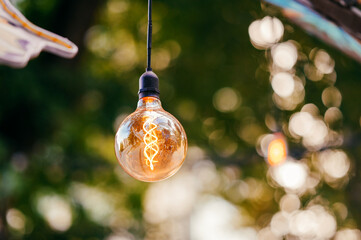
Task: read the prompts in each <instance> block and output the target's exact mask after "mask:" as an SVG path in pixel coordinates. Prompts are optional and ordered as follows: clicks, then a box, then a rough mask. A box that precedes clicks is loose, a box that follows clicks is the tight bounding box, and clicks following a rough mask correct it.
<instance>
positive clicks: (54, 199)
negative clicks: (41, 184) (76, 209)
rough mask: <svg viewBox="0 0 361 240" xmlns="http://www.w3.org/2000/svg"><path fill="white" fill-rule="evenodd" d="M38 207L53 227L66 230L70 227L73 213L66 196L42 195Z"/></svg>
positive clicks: (57, 229) (60, 230)
mask: <svg viewBox="0 0 361 240" xmlns="http://www.w3.org/2000/svg"><path fill="white" fill-rule="evenodd" d="M37 209H38V212H39V213H40V214H41V215H42V216H43V217H44V218H45V220H46V222H47V223H48V224H49V226H50V227H51V228H52V229H54V230H56V231H59V232H64V231H67V230H68V229H69V228H70V226H71V224H72V221H73V214H72V210H71V206H70V203H69V201H67V200H66V199H65V198H64V197H62V196H59V195H55V194H53V195H45V196H42V197H40V198H39V199H38V201H37Z"/></svg>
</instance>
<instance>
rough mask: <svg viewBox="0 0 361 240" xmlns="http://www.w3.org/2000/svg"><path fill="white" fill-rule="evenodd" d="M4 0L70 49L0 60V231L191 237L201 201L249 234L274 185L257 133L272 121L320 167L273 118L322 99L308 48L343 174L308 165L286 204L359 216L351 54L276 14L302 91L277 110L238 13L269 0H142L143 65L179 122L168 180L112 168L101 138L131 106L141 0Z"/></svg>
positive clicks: (259, 222) (245, 16)
mask: <svg viewBox="0 0 361 240" xmlns="http://www.w3.org/2000/svg"><path fill="white" fill-rule="evenodd" d="M17 3H18V6H19V8H20V9H21V10H22V12H24V14H25V15H26V16H27V17H28V18H29V19H30V20H31V21H33V22H34V23H36V24H37V25H39V26H42V27H44V28H47V29H49V30H51V31H53V32H56V33H59V34H62V35H64V36H66V37H68V38H69V39H71V40H72V41H74V42H75V43H76V44H78V46H79V47H80V52H79V55H78V56H77V58H76V59H75V60H71V61H68V60H59V59H57V58H55V57H53V56H51V55H48V54H42V55H41V56H40V57H39V58H38V59H36V60H33V61H31V62H30V63H29V66H28V67H26V68H25V69H22V70H14V69H10V68H7V67H0V82H1V87H0V102H1V103H2V104H0V203H1V204H0V216H1V218H0V239H37V240H38V239H74V240H76V239H89V240H90V239H107V240H117V239H157V240H159V239H182V240H183V239H202V238H199V237H198V238H197V236H198V235H194V234H196V233H194V232H196V230H194V228H195V227H194V225H195V224H196V223H197V219H198V220H199V219H201V217H199V216H202V209H203V208H202V207H204V209H208V210H207V211H212V209H213V211H214V212H213V213H218V212H216V211H217V209H218V208H217V207H220V208H222V209H228V210H229V211H228V210H227V211H228V212H234V213H235V214H236V213H237V214H238V213H239V215H240V216H242V219H243V220H242V221H241V220H239V221H235V222H233V224H234V225H236V226H237V227H239V226H243V227H248V228H249V229H251V230H252V231H251V230H250V231H251V233H253V232H254V231H258V230H260V229H266V227H267V226H268V225H269V224H270V222H271V219H272V217H273V215H274V214H275V213H276V212H277V211H279V210H280V209H279V208H280V207H279V204H280V202H281V198H282V196H284V195H285V192H286V190H284V189H283V188H281V187H280V186H278V185H277V184H276V183H275V182H274V181H273V180H270V176H269V175H270V173H269V172H270V171H269V172H268V169H269V168H268V166H267V164H266V163H264V160H263V157H260V156H258V154H257V151H256V148H257V146H258V144H257V141H258V139H259V137H260V136H262V135H263V134H267V133H272V132H273V131H275V130H277V131H282V132H284V134H285V135H286V138H287V139H288V143H289V144H288V148H289V153H290V154H291V155H292V156H294V157H296V158H297V159H307V161H303V162H302V163H305V164H309V168H310V169H311V168H315V170H314V169H312V172H313V173H318V174H319V175H321V173H319V171H321V170H317V169H316V168H317V167H316V166H313V165H312V164H311V163H312V161H313V160H312V159H314V158H316V156H318V155H317V154H318V151H307V149H306V148H305V147H304V146H303V145H302V143H301V142H300V140H297V139H294V138H292V136H291V135H289V133H288V130H287V128H288V121H289V119H290V116H291V115H292V114H294V113H296V112H299V111H300V110H301V108H302V107H303V106H304V105H305V104H306V103H314V104H315V105H316V106H317V107H318V109H319V115H322V116H323V115H324V114H325V112H326V110H327V109H328V107H326V106H324V104H323V102H322V93H323V91H324V89H325V88H326V87H328V86H329V85H328V82H327V79H331V78H332V75H331V74H329V75H328V74H325V75H324V78H323V80H322V81H319V82H313V81H310V79H309V78H310V76H308V75H307V74H306V73H305V72H306V70H305V69H306V68H307V67H306V68H305V66H308V65H307V64H310V63H312V64H313V62H314V61H313V58H312V56H311V55H312V54H311V52H312V51H311V50H312V49H314V48H323V49H325V50H326V51H327V52H328V53H329V55H330V56H331V57H332V59H334V61H335V63H336V64H335V70H336V71H337V82H336V83H335V84H334V85H335V86H336V87H337V88H338V89H339V91H340V92H341V93H342V105H341V106H340V111H341V112H342V116H343V118H342V121H341V123H340V126H339V130H337V131H338V132H340V133H342V134H343V135H344V143H345V144H344V148H345V151H346V152H347V153H348V154H349V156H350V159H351V165H352V166H351V167H352V168H351V169H352V170H350V172H349V173H348V175H347V176H348V177H347V179H348V178H349V177H350V179H351V180H350V183H349V184H347V179H346V180H345V184H344V185H342V184H341V186H340V187H333V186H332V184H328V183H327V182H326V181H325V180H324V179H322V180H321V177H319V184H318V185H316V186H314V188H312V189H311V190H310V191H308V192H307V194H305V195H300V196H299V198H300V201H301V203H300V204H301V205H302V207H306V206H308V204H310V203H312V202H316V203H318V204H321V205H322V206H325V207H327V208H330V209H333V211H334V212H335V213H334V214H335V216H336V219H337V221H338V222H337V223H338V226H339V228H346V227H347V228H359V227H360V226H361V213H360V211H359V208H358V206H359V204H360V201H361V197H360V196H361V195H360V192H361V191H360V188H361V185H360V184H359V183H360V178H361V176H360V171H359V166H358V165H359V159H360V156H361V152H360V151H361V150H360V149H361V147H360V144H361V143H360V141H359V139H360V137H359V136H358V135H359V134H360V116H361V109H360V107H359V105H358V102H357V101H358V100H359V92H360V89H361V82H360V81H359V76H360V74H361V70H360V67H359V64H358V63H356V62H354V61H353V60H351V59H349V58H348V57H346V56H344V55H342V54H341V53H340V52H338V51H336V50H334V49H332V48H330V47H329V46H327V45H325V44H324V43H322V42H320V41H319V40H317V39H315V38H312V37H310V36H308V35H307V34H306V33H304V32H303V31H302V30H301V29H299V28H297V27H295V26H294V25H290V24H289V23H287V21H286V20H285V19H283V18H282V17H280V19H281V20H282V21H283V23H285V33H284V37H283V38H284V39H285V40H288V39H294V44H295V45H296V46H297V52H298V53H299V59H298V62H297V63H296V67H295V73H296V74H297V75H298V76H303V78H302V79H301V80H302V81H304V83H305V82H306V80H307V84H306V85H305V86H304V89H305V98H304V99H302V101H301V102H300V103H299V104H298V105H296V106H295V107H294V108H293V109H291V110H285V109H282V108H281V109H280V108H279V107H277V104H275V102H274V101H273V99H274V98H272V95H273V94H274V92H273V90H272V86H271V84H270V81H269V78H270V72H271V70H270V66H271V65H272V62H270V54H271V53H270V51H269V50H267V51H259V50H257V49H255V48H253V46H252V45H251V43H250V40H249V36H248V27H249V25H250V24H251V23H252V21H254V20H256V19H259V18H262V17H264V16H265V15H266V14H271V13H272V15H273V14H275V13H276V11H275V10H274V9H269V8H265V6H264V5H263V4H260V3H259V2H257V1H250V0H248V1H236V0H231V1H221V0H213V1H192V0H185V1H165V0H159V1H154V2H153V4H154V8H153V11H154V37H153V39H154V44H153V50H154V52H153V53H154V71H155V72H156V73H157V74H158V76H159V78H160V84H161V98H162V103H163V104H164V108H165V109H166V110H167V111H169V112H171V113H174V115H175V116H176V117H177V118H178V119H180V121H181V122H182V124H183V126H184V128H185V129H186V132H187V135H188V139H189V145H190V151H189V157H188V159H187V161H186V164H185V166H184V169H183V170H182V171H181V172H180V173H179V174H177V176H175V177H174V180H173V179H170V180H167V181H166V182H162V183H160V184H146V183H141V182H137V181H135V180H133V179H131V178H130V177H128V176H127V175H126V174H125V173H124V172H123V171H122V170H121V169H120V167H119V166H118V164H117V163H116V158H115V156H114V150H113V134H114V132H115V129H116V128H117V126H118V125H119V123H120V122H121V121H122V120H123V119H124V118H125V116H126V115H127V114H128V113H130V112H132V111H133V110H134V109H135V107H136V101H137V88H138V86H137V84H138V81H137V80H138V78H139V76H140V75H141V74H142V73H143V72H144V68H145V62H146V61H145V59H146V51H145V50H146V44H145V43H146V7H147V4H146V1H141V0H132V1H129V0H108V1H98V0H92V1H83V0H79V1H70V0H67V1H60V0H57V1H50V0H41V1H32V0H26V1H17ZM296 41H297V43H295V42H296ZM335 74H336V73H335ZM273 125H275V126H278V128H277V127H276V128H275V129H272V127H270V126H273ZM357 134H358V135H357ZM305 153H307V154H306V155H305ZM178 175H179V176H178ZM192 181H193V182H192ZM195 188H196V189H195ZM209 195H212V196H217V197H215V198H208V197H209ZM154 196H155V197H154ZM190 198H192V199H191V200H192V201H193V202H192V201H191V200H189V199H190ZM179 199H180V200H179ZM207 199H208V200H207ZM220 199H223V200H220ZM297 199H298V198H297ZM188 201H189V202H190V203H189V206H188V205H187V204H186V203H188ZM202 201H205V203H204V204H202V203H203V202H202ZM207 201H208V202H207ZM172 203H173V204H176V203H180V204H179V205H175V206H174V205H172ZM337 203H341V205H340V204H338V205H337ZM152 204H153V205H152ZM157 204H158V205H157ZM335 204H336V205H335ZM193 205H194V206H193ZM198 205H200V206H198ZM157 206H158V208H157ZM235 206H236V207H235ZM334 206H336V207H334ZM343 206H346V216H344V215H345V211H344V208H343ZM193 207H194V209H193ZM207 207H208V208H207ZM213 207H214V208H213ZM176 209H178V212H177V211H176ZM209 209H211V210H209ZM337 209H338V210H337ZM340 209H341V210H340ZM187 211H189V212H187ZM227 211H226V210H225V212H222V213H224V214H223V215H219V216H220V217H219V218H220V219H221V218H222V217H223V219H226V217H225V216H228V215H226V213H227ZM172 214H173V215H172ZM237 214H236V215H237ZM190 216H191V217H190ZM197 216H198V217H197ZM210 216H217V214H216V215H210ZM230 216H233V215H230ZM237 216H238V215H237ZM190 219H191V220H190ZM192 221H193V222H192ZM355 221H356V222H355ZM172 224H173V225H172ZM228 225H231V224H228ZM176 226H178V227H176ZM200 227H201V226H200ZM248 228H247V229H248ZM177 229H178V230H177ZM179 229H180V230H179ZM182 229H183V230H184V231H183V230H182ZM181 230H182V231H181ZM172 231H174V232H177V233H178V238H177V237H174V236H175V235H171V233H170V232H172ZM248 233H249V232H248ZM243 234H244V236H251V235H246V232H243ZM249 234H250V233H249ZM252 236H253V235H252ZM203 239H204V238H203ZM224 239H226V238H224ZM229 239H231V238H229ZM248 239H254V236H253V238H252V237H249V238H248ZM276 239H277V238H276Z"/></svg>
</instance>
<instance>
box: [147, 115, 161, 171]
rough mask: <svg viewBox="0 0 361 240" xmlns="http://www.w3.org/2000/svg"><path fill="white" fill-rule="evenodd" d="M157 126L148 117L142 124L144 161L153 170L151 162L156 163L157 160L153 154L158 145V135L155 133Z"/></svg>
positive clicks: (157, 149)
mask: <svg viewBox="0 0 361 240" xmlns="http://www.w3.org/2000/svg"><path fill="white" fill-rule="evenodd" d="M156 128H157V125H156V124H154V123H153V119H151V118H148V120H147V121H145V123H144V124H143V129H144V131H145V135H144V139H143V140H144V143H145V147H144V156H145V163H146V164H147V166H149V167H150V169H151V170H152V171H153V170H154V165H153V163H156V162H158V161H156V160H154V158H155V156H156V155H157V154H158V152H159V146H158V143H157V141H158V137H157V135H156V134H155V129H156Z"/></svg>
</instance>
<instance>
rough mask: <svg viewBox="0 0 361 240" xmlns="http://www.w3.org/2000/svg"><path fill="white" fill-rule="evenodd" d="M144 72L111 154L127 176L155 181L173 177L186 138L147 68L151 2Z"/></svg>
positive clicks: (149, 44) (180, 159) (185, 143)
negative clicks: (135, 104)
mask: <svg viewBox="0 0 361 240" xmlns="http://www.w3.org/2000/svg"><path fill="white" fill-rule="evenodd" d="M147 46H148V48H147V50H148V51H147V52H148V59H147V62H148V64H147V69H146V72H145V73H144V74H143V75H142V76H141V77H140V79H139V92H138V94H139V101H138V107H137V109H136V110H135V112H133V113H132V114H130V115H129V116H128V117H127V118H126V119H125V120H124V121H123V122H122V123H121V124H120V126H119V129H118V131H117V133H116V135H115V153H116V156H117V159H118V161H119V164H120V165H121V167H122V168H123V169H124V170H125V172H127V173H128V174H129V175H130V176H132V177H134V178H136V179H138V180H140V181H145V182H156V181H160V180H164V179H166V178H168V177H170V176H172V175H174V174H175V173H176V172H177V171H178V170H179V169H180V167H181V166H182V164H183V162H184V159H185V156H186V154H187V147H188V144H187V136H186V133H185V131H184V129H183V127H182V125H181V124H180V123H179V122H178V120H177V119H176V118H175V117H174V116H172V115H171V114H170V113H168V112H166V111H165V110H164V109H163V108H162V105H161V102H160V99H159V93H160V92H159V79H158V77H157V75H156V74H155V73H154V72H153V71H152V68H151V47H152V0H148V41H147Z"/></svg>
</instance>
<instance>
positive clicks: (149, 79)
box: [138, 71, 160, 99]
mask: <svg viewBox="0 0 361 240" xmlns="http://www.w3.org/2000/svg"><path fill="white" fill-rule="evenodd" d="M159 94H160V92H159V79H158V77H157V75H156V74H155V73H154V72H152V71H146V72H145V73H143V75H142V76H140V78H139V92H138V95H139V99H141V98H144V97H156V98H159Z"/></svg>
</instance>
